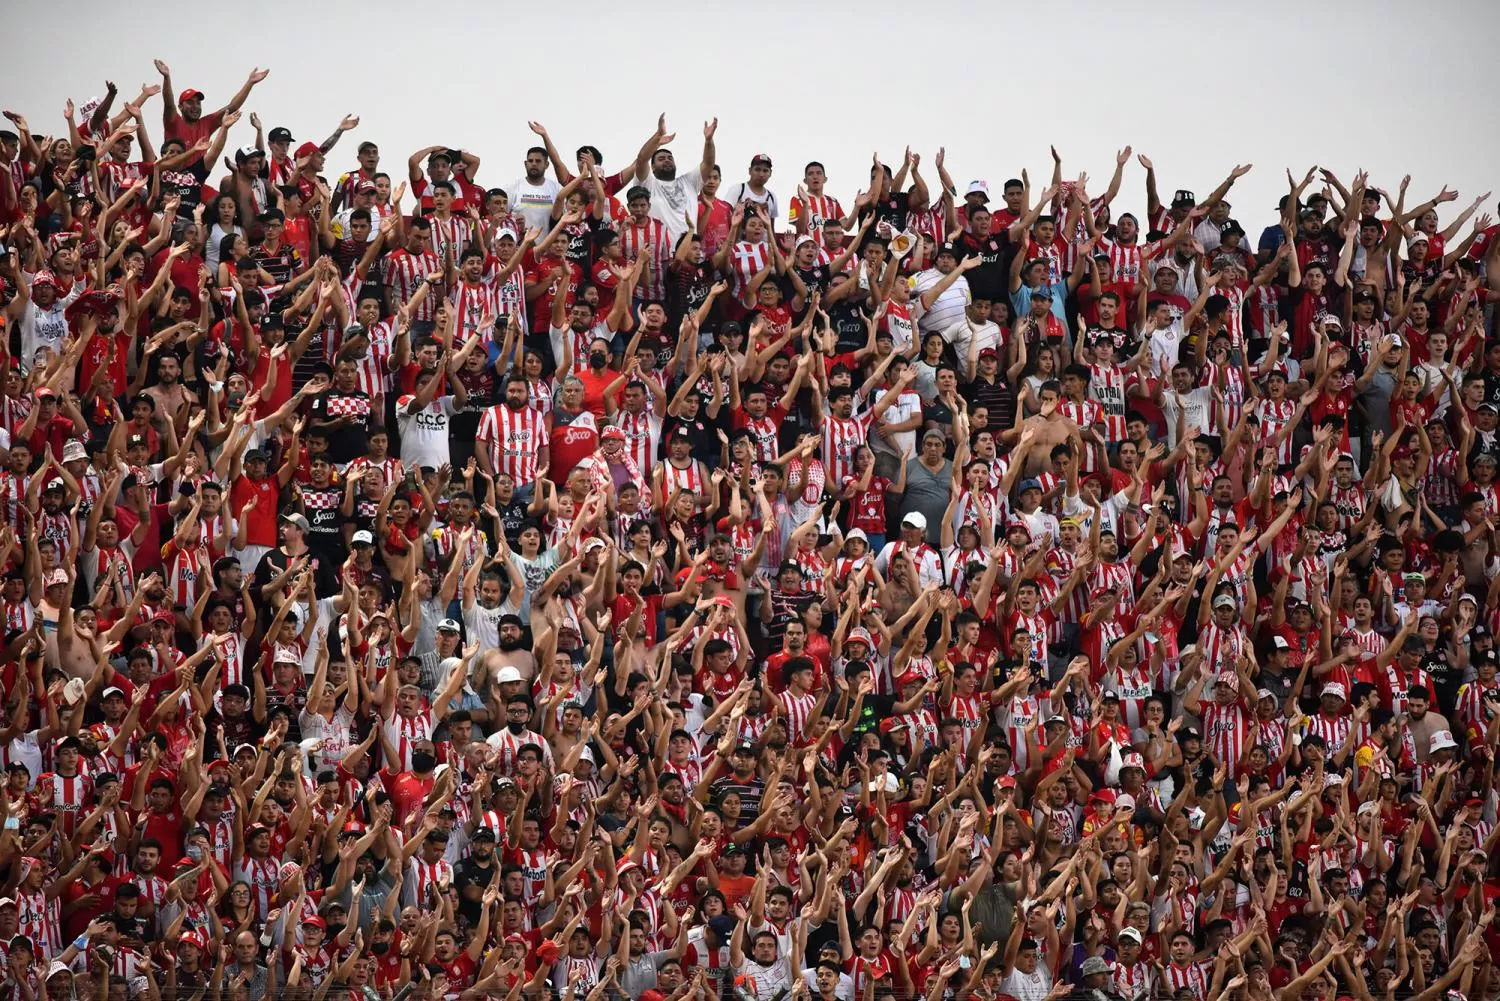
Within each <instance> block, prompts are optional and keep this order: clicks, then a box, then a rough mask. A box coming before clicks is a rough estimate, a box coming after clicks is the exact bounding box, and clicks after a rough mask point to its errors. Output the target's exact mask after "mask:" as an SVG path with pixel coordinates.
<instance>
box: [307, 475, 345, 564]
mask: <svg viewBox="0 0 1500 1001" xmlns="http://www.w3.org/2000/svg"><path fill="white" fill-rule="evenodd" d="M343 503H344V491H343V488H341V487H340V486H339V485H338V484H336V483H330V484H329V485H328V486H326V487H315V486H313V485H312V484H310V483H309V484H307V485H305V486H304V487H303V488H302V511H303V514H304V515H306V517H307V524H308V532H307V548H309V549H311V550H312V551H313V552H314V553H316V554H317V555H318V556H320V557H322V558H323V559H324V560H327V561H329V562H331V563H333V564H334V565H335V566H337V565H338V564H340V563H343V562H344V560H345V559H346V558H347V557H348V555H349V551H348V549H347V548H346V547H345V545H344V512H343V510H342V508H343Z"/></svg>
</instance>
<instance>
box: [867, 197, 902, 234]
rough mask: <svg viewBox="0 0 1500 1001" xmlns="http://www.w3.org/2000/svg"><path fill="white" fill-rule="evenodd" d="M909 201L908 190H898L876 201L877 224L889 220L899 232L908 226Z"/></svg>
mask: <svg viewBox="0 0 1500 1001" xmlns="http://www.w3.org/2000/svg"><path fill="white" fill-rule="evenodd" d="M908 201H909V200H908V198H907V196H906V192H904V191H897V192H894V193H892V194H888V195H886V196H885V197H884V198H882V199H881V200H880V201H878V202H876V203H875V223H876V225H879V224H880V223H883V222H888V223H890V224H891V229H893V230H895V231H896V232H897V233H899V232H901V231H902V230H903V229H905V228H906V213H907V205H908ZM867 211H868V210H867ZM861 215H863V213H861ZM873 230H874V227H871V231H872V232H873Z"/></svg>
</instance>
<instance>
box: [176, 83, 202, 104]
mask: <svg viewBox="0 0 1500 1001" xmlns="http://www.w3.org/2000/svg"><path fill="white" fill-rule="evenodd" d="M201 100H203V91H201V90H194V89H193V88H192V87H189V88H188V89H187V90H184V91H183V92H182V93H181V94H178V95H177V103H178V104H181V103H182V102H183V101H201Z"/></svg>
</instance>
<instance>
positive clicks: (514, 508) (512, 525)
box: [495, 497, 527, 549]
mask: <svg viewBox="0 0 1500 1001" xmlns="http://www.w3.org/2000/svg"><path fill="white" fill-rule="evenodd" d="M526 508H527V505H526V503H525V502H523V501H520V500H517V499H516V498H515V497H512V498H511V499H510V503H509V504H496V505H495V510H496V511H497V512H498V513H499V515H500V527H501V528H502V529H504V531H505V541H506V542H507V543H508V544H509V545H510V547H511V548H512V549H515V548H518V547H519V546H520V545H521V541H520V540H521V525H522V524H523V523H524V522H525V521H526V518H527V514H526Z"/></svg>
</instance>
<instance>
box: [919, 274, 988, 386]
mask: <svg viewBox="0 0 1500 1001" xmlns="http://www.w3.org/2000/svg"><path fill="white" fill-rule="evenodd" d="M954 287H955V288H956V287H957V283H956V282H955V283H954ZM947 297H948V296H947V293H944V294H943V295H942V296H941V297H940V299H939V302H941V301H942V299H946V298H947ZM935 308H936V305H935V304H934V309H935ZM943 340H945V341H947V342H948V343H949V344H952V345H953V354H954V355H955V356H956V357H957V358H958V367H959V371H965V370H967V368H968V365H969V350H970V348H971V347H972V346H973V344H974V342H975V341H978V342H979V350H980V351H983V350H984V349H985V348H994V349H995V350H996V351H999V350H1000V328H999V327H998V326H996V325H995V324H994V323H991V322H990V321H989V320H985V321H984V322H983V323H970V322H969V318H968V317H967V316H964V317H960V318H959V320H958V322H957V323H954V324H952V325H950V326H949V327H948V328H947V329H945V330H944V331H943Z"/></svg>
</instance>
